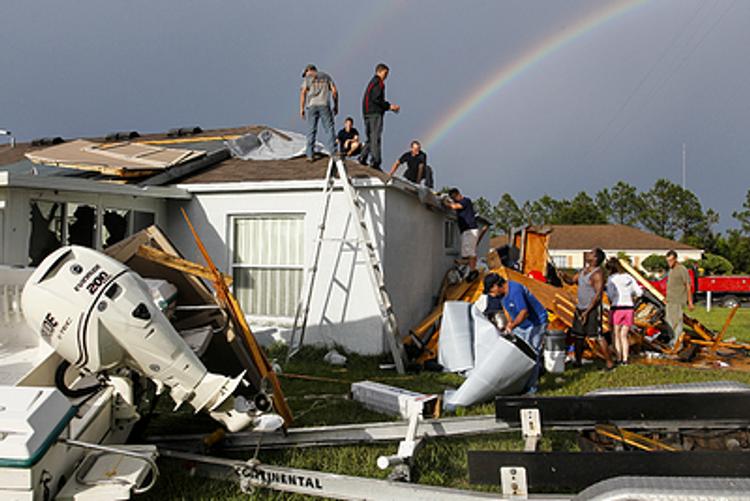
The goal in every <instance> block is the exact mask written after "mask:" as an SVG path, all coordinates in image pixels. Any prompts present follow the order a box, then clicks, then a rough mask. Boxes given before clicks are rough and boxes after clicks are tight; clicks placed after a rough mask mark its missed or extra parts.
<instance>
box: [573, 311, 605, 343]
mask: <svg viewBox="0 0 750 501" xmlns="http://www.w3.org/2000/svg"><path fill="white" fill-rule="evenodd" d="M582 313H583V310H579V309H578V308H576V312H575V314H574V315H573V327H571V329H570V332H571V333H572V334H573V335H576V336H579V337H581V336H583V337H599V336H601V335H602V309H601V306H600V307H597V308H594V309H593V310H591V312H589V315H588V317H587V318H586V322H585V323H584V322H583V321H582V320H581V314H582Z"/></svg>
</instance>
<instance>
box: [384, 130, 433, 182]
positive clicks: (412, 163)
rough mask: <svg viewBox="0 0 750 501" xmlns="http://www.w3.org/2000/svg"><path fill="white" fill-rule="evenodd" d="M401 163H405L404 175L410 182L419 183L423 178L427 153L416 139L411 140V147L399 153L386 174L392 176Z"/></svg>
mask: <svg viewBox="0 0 750 501" xmlns="http://www.w3.org/2000/svg"><path fill="white" fill-rule="evenodd" d="M401 164H406V165H407V168H406V172H404V177H405V178H406V179H408V180H409V181H411V182H412V183H416V184H419V182H420V181H422V179H424V178H425V174H426V170H427V153H425V152H424V151H422V145H421V144H420V143H419V141H417V140H416V139H415V140H414V141H412V142H411V149H410V150H409V151H407V152H406V153H404V154H403V155H401V156H400V157H399V159H398V160H396V161H395V162H393V166H392V167H391V172H390V174H388V176H389V177H392V176H393V174H394V173H395V172H396V169H398V166H399V165H401Z"/></svg>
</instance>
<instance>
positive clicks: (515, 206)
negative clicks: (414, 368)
mask: <svg viewBox="0 0 750 501" xmlns="http://www.w3.org/2000/svg"><path fill="white" fill-rule="evenodd" d="M474 204H475V208H476V210H477V212H478V213H480V214H481V215H482V216H483V217H485V218H486V219H487V220H489V221H490V222H492V224H493V228H492V234H493V235H500V234H507V233H508V232H509V231H510V230H511V228H517V227H519V226H525V225H529V224H531V225H545V224H625V225H628V226H633V227H636V228H640V229H643V230H646V231H650V232H652V233H655V234H657V235H660V236H662V237H665V238H669V239H671V240H677V241H680V242H683V243H686V244H688V245H692V246H694V247H698V248H701V249H704V251H705V252H706V254H707V255H706V260H709V259H711V260H713V261H716V259H714V258H713V257H712V256H720V257H723V258H725V259H726V260H728V261H729V262H730V263H731V266H730V269H729V270H728V271H727V269H726V264H722V266H720V269H721V272H724V273H728V272H734V273H750V190H748V192H747V194H746V197H745V201H744V202H743V204H742V207H741V208H740V209H738V210H736V211H734V212H733V213H732V217H733V218H734V219H735V220H736V221H737V222H738V223H739V228H732V229H729V230H727V231H726V232H724V233H723V234H722V233H720V232H716V231H714V226H716V225H717V224H718V222H719V214H718V213H717V212H716V211H714V210H713V209H711V208H704V207H703V205H702V204H701V202H700V200H699V199H698V197H697V196H696V195H695V193H693V192H692V191H691V190H689V189H684V188H682V187H681V186H679V185H678V184H675V183H673V182H671V181H669V180H668V179H659V180H657V181H656V182H655V183H654V185H653V186H652V187H651V188H650V189H648V190H646V191H639V190H638V189H637V188H636V187H635V186H633V185H631V184H629V183H626V182H624V181H618V182H617V183H616V184H615V185H614V186H612V187H609V188H604V189H602V190H600V191H598V192H597V193H596V194H594V196H593V197H592V196H591V195H589V194H588V193H586V192H583V191H582V192H580V193H578V194H577V195H575V196H574V197H573V198H570V199H555V198H552V197H550V196H549V195H544V196H542V197H541V198H539V199H537V200H527V201H525V202H523V203H518V202H517V201H516V200H515V199H514V198H513V196H512V195H511V194H509V193H504V194H503V195H502V196H501V197H500V199H499V200H498V201H497V203H495V204H494V205H493V204H492V203H491V202H489V201H488V200H487V199H485V198H484V197H481V198H479V199H477V200H476V201H475V202H474Z"/></svg>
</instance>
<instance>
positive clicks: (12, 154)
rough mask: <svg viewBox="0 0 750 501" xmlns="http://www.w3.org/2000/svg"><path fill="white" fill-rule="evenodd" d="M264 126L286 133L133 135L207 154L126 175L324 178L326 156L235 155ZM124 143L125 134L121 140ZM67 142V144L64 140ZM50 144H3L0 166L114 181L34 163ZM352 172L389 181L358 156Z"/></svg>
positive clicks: (239, 130) (205, 179)
mask: <svg viewBox="0 0 750 501" xmlns="http://www.w3.org/2000/svg"><path fill="white" fill-rule="evenodd" d="M264 129H271V130H273V131H274V132H276V133H278V134H279V135H281V136H282V137H283V136H284V134H283V132H281V131H276V130H275V129H273V128H270V127H266V126H262V125H247V126H242V127H231V128H220V129H211V130H203V131H201V132H199V133H196V134H189V135H185V136H181V137H174V135H173V134H170V133H168V132H163V133H153V134H142V135H139V136H138V137H134V138H132V139H131V141H132V142H133V143H145V144H151V145H158V146H164V147H168V148H178V149H191V150H202V151H205V152H206V153H207V155H206V156H204V157H203V158H200V159H197V160H193V161H191V162H186V163H184V164H182V165H179V166H174V167H171V168H169V169H166V170H165V171H164V172H163V173H160V174H156V175H154V176H151V177H142V178H137V179H126V180H125V181H126V182H129V183H137V184H141V185H165V184H178V183H179V184H209V183H233V182H260V181H291V180H316V179H323V178H324V177H325V172H326V167H327V159H325V158H323V159H319V160H317V161H315V162H312V163H309V162H307V161H306V159H305V158H293V159H290V160H241V159H237V158H233V157H231V156H230V155H229V152H228V150H227V148H226V146H225V145H224V141H225V140H227V139H234V138H236V137H239V136H242V135H244V134H248V133H254V134H258V133H260V132H261V131H262V130H264ZM87 140H88V141H91V142H93V143H111V142H112V141H108V140H107V138H105V137H95V138H87ZM118 140H119V141H120V142H122V141H123V138H122V137H120V138H119V139H118ZM65 144H67V143H65ZM49 146H50V145H44V146H33V145H32V144H31V143H30V142H27V143H17V144H16V146H15V147H13V148H11V147H10V145H7V144H4V145H0V170H3V169H7V170H10V171H11V172H16V173H19V174H28V173H29V172H31V171H32V169H33V170H34V171H35V173H37V174H39V175H41V176H66V177H78V178H87V179H92V180H102V181H104V180H110V179H112V178H111V177H109V176H105V175H102V174H100V173H97V172H89V171H84V170H78V169H72V168H63V167H55V166H50V165H35V164H33V163H32V162H31V161H30V160H29V159H28V158H27V157H26V154H27V153H32V154H33V153H34V152H37V151H39V150H43V149H45V148H49ZM347 169H348V171H349V174H350V176H352V177H356V178H363V177H372V178H377V179H380V180H381V181H385V180H386V179H387V175H386V174H385V173H383V172H382V171H379V170H375V169H371V168H369V167H365V166H362V165H360V164H359V163H357V162H355V161H347Z"/></svg>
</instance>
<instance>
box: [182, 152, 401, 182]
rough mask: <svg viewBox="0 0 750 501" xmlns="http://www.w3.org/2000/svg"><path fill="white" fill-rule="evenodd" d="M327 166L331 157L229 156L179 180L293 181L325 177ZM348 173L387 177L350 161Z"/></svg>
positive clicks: (347, 164) (359, 175)
mask: <svg viewBox="0 0 750 501" xmlns="http://www.w3.org/2000/svg"><path fill="white" fill-rule="evenodd" d="M327 167H328V157H325V158H321V159H318V160H316V161H314V162H312V163H310V162H308V161H307V159H305V158H292V159H290V160H240V159H237V158H228V159H227V160H224V161H223V162H219V163H217V164H215V165H212V166H209V167H206V168H205V169H203V170H201V171H200V172H197V173H194V174H191V175H188V176H186V177H184V178H182V179H179V180H178V181H177V183H179V184H203V183H206V184H208V183H238V182H253V181H294V180H315V179H323V178H324V177H325V175H326V168H327ZM346 167H347V172H348V173H349V176H351V177H375V178H378V179H380V180H381V181H385V180H386V179H387V178H388V176H386V174H385V173H384V172H382V171H379V170H376V169H372V168H370V167H365V166H363V165H360V164H359V163H358V162H355V161H352V160H347V162H346Z"/></svg>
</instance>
